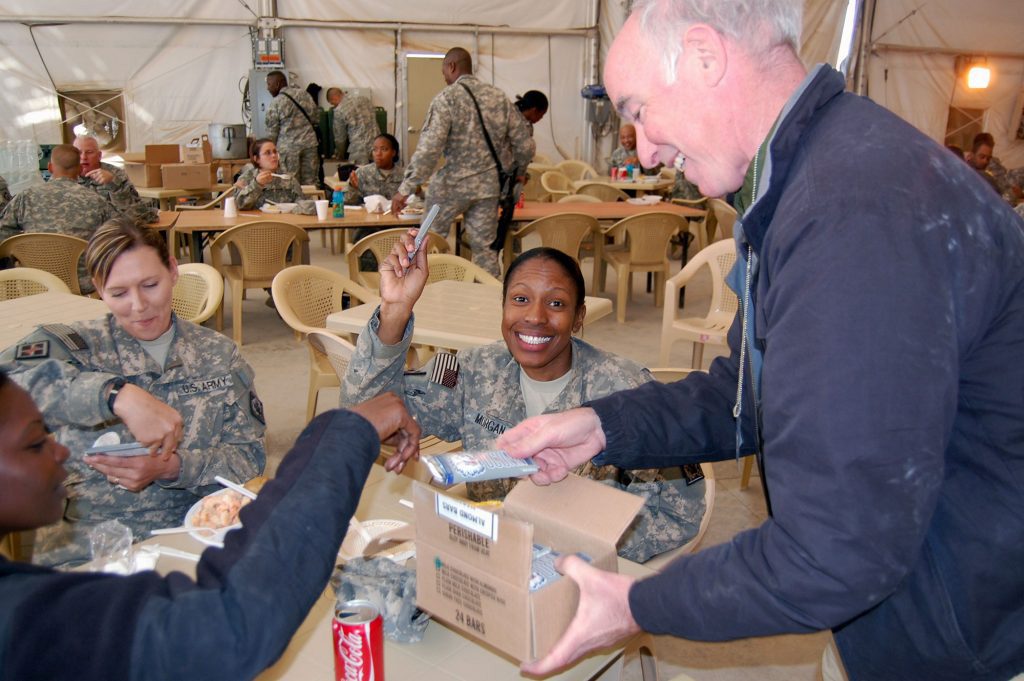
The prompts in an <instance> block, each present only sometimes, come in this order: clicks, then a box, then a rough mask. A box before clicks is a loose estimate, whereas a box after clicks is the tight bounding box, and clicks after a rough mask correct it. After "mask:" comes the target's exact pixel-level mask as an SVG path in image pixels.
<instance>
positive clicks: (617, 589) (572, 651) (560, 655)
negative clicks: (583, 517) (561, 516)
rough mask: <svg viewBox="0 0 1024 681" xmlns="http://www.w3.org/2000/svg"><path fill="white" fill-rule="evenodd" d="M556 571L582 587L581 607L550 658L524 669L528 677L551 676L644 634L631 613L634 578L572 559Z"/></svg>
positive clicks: (560, 562)
mask: <svg viewBox="0 0 1024 681" xmlns="http://www.w3.org/2000/svg"><path fill="white" fill-rule="evenodd" d="M556 567H557V568H558V571H559V572H561V573H562V574H563V575H566V576H567V577H570V578H571V579H572V580H573V581H574V582H576V584H577V585H578V586H579V588H580V603H579V606H577V608H576V615H575V616H574V617H573V618H572V621H571V622H570V623H569V628H568V629H566V630H565V633H564V634H562V638H560V639H558V643H556V644H555V645H554V647H553V648H551V650H550V651H549V652H548V654H547V655H546V656H544V657H543V658H542V659H540V660H535V661H533V662H527V663H525V664H523V665H522V667H521V669H522V670H523V671H524V672H526V673H527V674H536V675H537V676H547V675H548V674H550V673H551V672H552V671H554V670H556V669H561V668H563V667H565V666H567V665H569V664H570V663H572V662H574V661H575V660H577V659H579V658H580V657H582V656H583V655H586V654H587V653H589V652H590V651H592V650H597V649H598V648H605V647H608V646H610V645H613V644H615V643H618V642H619V641H621V640H623V639H624V638H627V637H629V636H632V635H634V634H637V633H639V632H640V631H641V629H640V625H638V624H637V623H636V620H634V619H633V614H632V613H631V612H630V610H629V589H630V588H631V587H632V586H633V582H634V581H635V580H634V579H633V578H632V577H627V576H626V575H619V574H615V573H613V572H604V571H603V570H598V569H597V568H594V567H591V566H590V565H588V564H587V562H586V561H584V560H582V559H580V558H578V557H576V556H572V555H570V556H563V557H562V558H559V559H558V563H557V564H556Z"/></svg>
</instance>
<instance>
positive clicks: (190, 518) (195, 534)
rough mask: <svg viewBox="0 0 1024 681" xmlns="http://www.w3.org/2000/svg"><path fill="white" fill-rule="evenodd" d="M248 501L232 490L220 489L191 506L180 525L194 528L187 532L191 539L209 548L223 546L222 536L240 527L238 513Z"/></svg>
mask: <svg viewBox="0 0 1024 681" xmlns="http://www.w3.org/2000/svg"><path fill="white" fill-rule="evenodd" d="M249 501H250V499H249V498H248V497H244V496H242V495H241V494H239V493H238V492H235V491H234V490H230V489H222V490H220V491H219V492H214V493H213V494H210V495H209V496H205V497H203V498H202V499H200V500H199V501H197V502H196V503H194V504H192V508H190V509H189V510H188V513H186V514H185V522H184V523H182V524H183V525H184V526H185V527H192V528H196V529H195V530H192V531H190V532H189V535H191V536H192V538H193V539H195V540H197V541H201V542H202V543H204V544H208V545H209V546H217V547H221V546H224V535H226V534H227V533H228V532H230V531H231V530H235V529H238V528H239V527H241V526H242V523H240V522H238V512H239V511H240V510H242V507H243V506H245V505H246V504H248V503H249ZM200 528H207V529H200Z"/></svg>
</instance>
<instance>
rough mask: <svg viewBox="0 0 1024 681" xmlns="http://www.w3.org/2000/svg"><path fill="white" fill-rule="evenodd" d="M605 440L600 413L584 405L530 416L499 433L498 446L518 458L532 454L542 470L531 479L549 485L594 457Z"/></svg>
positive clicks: (602, 446) (539, 483)
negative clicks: (553, 412) (558, 411)
mask: <svg viewBox="0 0 1024 681" xmlns="http://www.w3.org/2000/svg"><path fill="white" fill-rule="evenodd" d="M605 442H606V441H605V436H604V431H603V430H602V429H601V419H599V418H598V417H597V413H596V412H595V411H594V410H593V409H590V408H587V407H581V408H579V409H570V410H569V411H563V412H561V413H558V414H543V415H541V416H534V417H532V418H528V419H526V420H525V421H523V422H522V423H520V424H519V425H518V426H516V427H515V428H513V429H512V430H508V431H506V432H505V434H504V435H502V436H501V437H499V438H498V442H497V445H496V446H497V447H498V448H499V449H504V450H505V451H507V452H508V453H509V454H511V455H512V456H514V457H516V458H520V459H522V458H525V457H528V456H532V457H533V461H534V463H536V464H537V466H538V467H539V468H540V471H538V472H537V473H534V474H533V475H531V476H530V479H531V480H533V481H534V482H535V483H536V484H538V485H548V484H551V483H552V482H558V481H559V480H561V479H562V478H564V477H565V476H566V475H568V473H569V471H570V470H572V469H573V468H575V467H576V466H578V465H580V464H581V463H584V462H586V461H589V460H590V459H592V458H593V457H594V456H595V455H597V454H598V453H599V452H600V451H601V450H602V449H604V446H605Z"/></svg>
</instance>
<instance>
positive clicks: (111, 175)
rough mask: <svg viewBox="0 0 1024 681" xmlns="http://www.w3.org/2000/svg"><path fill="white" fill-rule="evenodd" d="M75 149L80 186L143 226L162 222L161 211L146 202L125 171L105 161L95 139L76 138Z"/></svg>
mask: <svg viewBox="0 0 1024 681" xmlns="http://www.w3.org/2000/svg"><path fill="white" fill-rule="evenodd" d="M74 146H75V149H78V154H79V159H78V160H79V163H80V164H81V170H80V171H79V172H80V175H79V176H78V184H80V185H82V186H83V187H85V188H87V189H91V190H93V191H94V192H96V193H97V194H99V195H100V196H102V197H103V198H105V199H106V200H107V201H109V202H110V203H111V204H113V206H114V208H117V209H118V210H119V211H121V212H122V213H124V214H125V215H127V216H128V217H130V218H131V219H132V220H135V222H137V223H139V224H140V225H143V224H146V223H148V222H156V221H157V220H159V219H160V213H159V212H158V211H157V209H156V208H154V207H153V206H151V205H147V203H146V202H145V201H143V200H142V198H141V197H140V196H139V192H138V191H136V189H135V186H134V185H133V184H132V182H131V180H129V179H128V175H127V174H126V173H125V172H124V171H123V170H121V169H120V168H118V167H117V166H112V165H110V164H109V163H103V162H102V161H101V159H102V158H103V152H102V151H101V150H100V145H99V143H98V142H97V141H96V138H95V137H89V136H85V137H76V138H75V141H74Z"/></svg>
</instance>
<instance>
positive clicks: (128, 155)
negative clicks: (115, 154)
mask: <svg viewBox="0 0 1024 681" xmlns="http://www.w3.org/2000/svg"><path fill="white" fill-rule="evenodd" d="M121 160H122V161H124V162H125V163H145V162H146V152H144V151H126V152H124V153H123V154H121Z"/></svg>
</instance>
